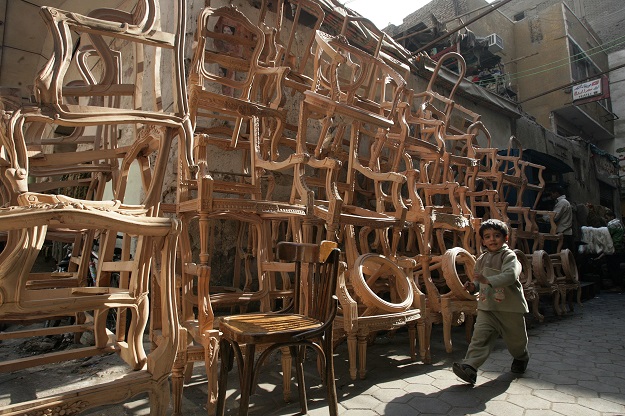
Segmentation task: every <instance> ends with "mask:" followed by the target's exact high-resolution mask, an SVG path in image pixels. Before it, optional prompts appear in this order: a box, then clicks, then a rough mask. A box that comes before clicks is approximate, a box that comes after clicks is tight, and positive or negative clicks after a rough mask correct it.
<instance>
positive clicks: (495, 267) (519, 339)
mask: <svg viewBox="0 0 625 416" xmlns="http://www.w3.org/2000/svg"><path fill="white" fill-rule="evenodd" d="M479 233H480V237H481V238H482V245H484V247H486V250H487V251H485V252H484V253H483V254H482V255H481V256H480V257H479V258H478V259H477V261H476V263H475V268H474V277H473V281H472V282H466V283H465V288H466V289H467V290H468V291H469V292H471V293H473V292H476V291H477V292H479V294H478V302H477V320H476V322H475V327H474V328H473V336H472V338H471V343H470V344H469V349H468V350H467V353H466V356H465V358H464V360H462V362H460V363H454V364H453V366H452V370H453V372H454V374H456V375H457V376H458V377H460V379H462V380H463V381H465V382H467V383H470V384H475V382H476V380H477V369H478V368H479V367H480V366H481V365H482V364H484V362H485V361H486V359H487V358H488V356H489V355H490V352H491V351H492V349H493V346H494V344H495V341H496V340H497V338H498V337H499V336H501V337H502V338H503V340H504V342H505V343H506V346H507V347H508V351H509V352H510V354H511V355H512V357H513V358H514V360H513V361H512V366H511V367H510V371H512V372H513V373H516V374H523V373H524V372H525V369H526V368H527V363H528V361H529V358H530V356H529V352H528V350H527V342H528V339H527V330H526V328H525V318H524V314H525V313H527V312H528V308H527V302H526V300H525V296H523V286H522V285H521V282H520V280H519V275H520V274H521V263H519V260H518V259H517V257H516V254H515V253H514V251H512V250H511V249H510V248H509V247H508V245H507V244H506V243H507V242H508V226H507V225H506V223H504V222H502V221H499V220H495V219H489V220H486V221H484V222H483V223H482V225H481V226H480V230H479Z"/></svg>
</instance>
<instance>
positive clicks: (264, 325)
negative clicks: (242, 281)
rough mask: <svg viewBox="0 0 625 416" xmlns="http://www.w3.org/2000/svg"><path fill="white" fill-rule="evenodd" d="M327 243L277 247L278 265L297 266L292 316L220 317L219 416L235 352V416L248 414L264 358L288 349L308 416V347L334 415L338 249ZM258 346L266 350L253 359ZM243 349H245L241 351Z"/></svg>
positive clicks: (303, 406)
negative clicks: (313, 353) (238, 394)
mask: <svg viewBox="0 0 625 416" xmlns="http://www.w3.org/2000/svg"><path fill="white" fill-rule="evenodd" d="M334 247H336V243H332V242H329V241H326V242H322V243H321V245H315V244H298V243H279V244H278V246H277V257H278V259H279V260H282V261H287V262H295V264H296V268H295V283H294V296H293V304H292V312H290V313H258V314H244V315H235V316H229V317H223V318H222V319H221V321H220V323H219V330H220V331H221V332H222V335H221V340H220V350H221V355H222V356H221V373H220V379H219V396H218V400H217V414H218V415H223V414H224V411H225V403H226V389H227V382H228V370H229V368H228V367H229V365H230V356H231V354H232V353H234V357H235V358H236V362H237V365H238V366H239V375H240V380H241V399H240V402H239V414H240V415H247V413H248V406H249V400H250V394H251V393H252V392H253V391H254V388H255V386H256V383H257V382H258V374H259V371H260V368H261V366H262V364H263V362H264V361H265V359H266V358H267V357H268V356H269V355H270V354H271V353H272V352H274V351H276V350H277V349H281V348H285V347H288V348H289V349H290V351H291V356H293V357H295V358H296V363H295V368H296V372H297V384H298V390H299V397H300V405H301V408H302V413H303V414H305V413H307V403H306V387H305V386H304V370H303V363H304V356H305V348H306V347H311V348H313V349H314V350H315V351H316V352H317V353H318V357H319V360H320V361H321V368H322V371H321V373H322V378H323V381H324V384H325V386H326V390H327V394H328V405H329V413H330V414H331V415H333V416H335V415H337V414H338V405H337V396H336V387H335V381H334V358H333V342H332V325H333V321H334V317H335V315H336V309H337V303H338V302H337V299H336V296H335V293H336V283H337V279H338V275H339V254H340V250H338V249H337V248H334ZM258 345H265V349H264V350H263V351H262V353H261V354H260V355H259V357H258V359H256V355H255V351H256V347H257V346H258ZM243 346H244V347H243Z"/></svg>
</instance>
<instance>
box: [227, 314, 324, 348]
mask: <svg viewBox="0 0 625 416" xmlns="http://www.w3.org/2000/svg"><path fill="white" fill-rule="evenodd" d="M322 325H323V322H321V321H319V320H317V319H313V318H310V317H307V316H304V315H298V314H274V313H254V314H246V315H239V316H229V317H224V318H222V319H221V322H220V324H219V330H220V331H221V332H223V333H224V334H227V336H228V338H230V339H233V340H235V341H236V342H238V343H248V342H253V343H262V342H263V339H264V338H267V341H271V342H272V343H276V342H287V341H291V340H292V338H293V336H295V335H298V334H300V333H302V332H306V331H311V330H314V329H317V328H320V327H321V326H322Z"/></svg>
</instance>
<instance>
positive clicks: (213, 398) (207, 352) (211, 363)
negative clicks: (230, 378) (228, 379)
mask: <svg viewBox="0 0 625 416" xmlns="http://www.w3.org/2000/svg"><path fill="white" fill-rule="evenodd" d="M209 334H210V335H209V339H208V346H205V347H204V368H205V370H206V378H207V379H208V382H207V388H208V398H207V400H206V410H207V411H208V414H209V415H212V414H214V413H215V403H216V402H217V396H218V395H219V390H218V388H219V387H218V382H217V380H218V373H217V366H218V365H219V338H218V331H216V330H213V331H209ZM215 334H217V335H215Z"/></svg>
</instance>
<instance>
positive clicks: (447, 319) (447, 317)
mask: <svg viewBox="0 0 625 416" xmlns="http://www.w3.org/2000/svg"><path fill="white" fill-rule="evenodd" d="M442 315H443V341H444V342H445V351H446V352H447V353H448V354H450V353H452V352H453V346H452V344H451V319H452V313H451V312H449V311H446V310H443V311H442Z"/></svg>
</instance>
